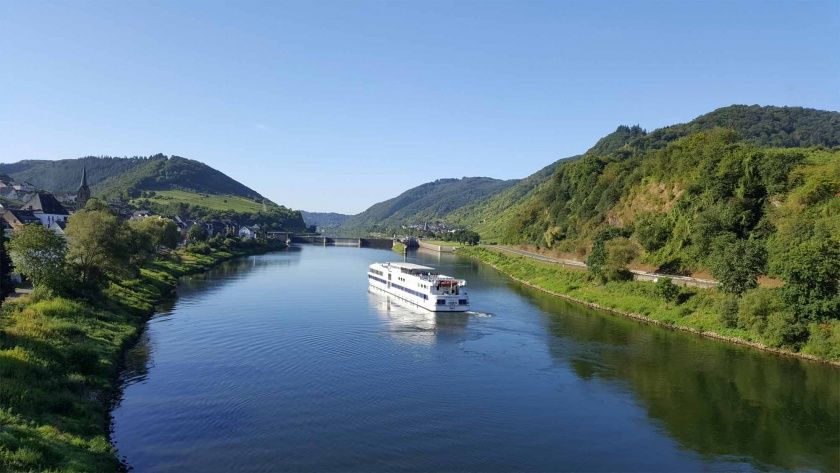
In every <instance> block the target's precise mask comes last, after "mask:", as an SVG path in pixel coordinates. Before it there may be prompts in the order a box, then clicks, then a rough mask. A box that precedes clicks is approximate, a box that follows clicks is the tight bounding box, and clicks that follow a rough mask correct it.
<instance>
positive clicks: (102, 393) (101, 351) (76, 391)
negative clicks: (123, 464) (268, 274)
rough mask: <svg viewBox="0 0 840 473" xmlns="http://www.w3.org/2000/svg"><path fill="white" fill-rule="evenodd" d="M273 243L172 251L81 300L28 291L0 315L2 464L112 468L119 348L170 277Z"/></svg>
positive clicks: (166, 292) (171, 282)
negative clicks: (136, 273)
mask: <svg viewBox="0 0 840 473" xmlns="http://www.w3.org/2000/svg"><path fill="white" fill-rule="evenodd" d="M279 247H281V245H280V244H252V245H247V246H245V247H244V248H236V249H228V250H214V249H209V248H207V247H206V246H205V247H204V248H200V250H201V253H194V252H189V251H185V250H179V251H177V252H173V253H171V254H169V255H167V256H162V257H159V258H157V259H155V260H153V261H151V262H150V263H147V264H146V265H145V266H144V267H143V268H142V269H141V270H140V275H139V277H137V278H136V279H130V280H120V281H114V282H111V283H110V284H109V285H108V286H107V287H106V288H105V289H103V290H102V292H101V294H99V295H98V296H96V297H89V298H88V299H87V300H71V299H67V298H63V297H50V296H43V295H41V293H40V292H38V291H36V292H35V293H33V294H30V295H27V296H23V297H20V298H18V299H15V300H9V301H7V302H6V303H5V304H4V305H3V307H2V313H0V380H2V382H0V471H62V472H64V471H67V472H70V471H74V472H75V471H78V472H98V471H115V470H117V469H118V468H119V461H118V460H117V457H116V455H115V452H114V450H113V449H112V447H111V444H110V442H109V438H108V429H109V407H110V406H109V403H110V402H111V400H112V399H114V395H115V390H116V379H117V374H118V369H119V365H120V362H121V360H122V355H123V352H124V350H125V349H126V348H127V346H129V345H130V344H131V342H132V341H134V340H135V339H136V337H137V335H138V334H139V332H140V330H141V329H142V326H143V324H144V323H145V321H146V320H147V318H148V317H149V316H150V315H151V314H152V313H153V311H154V309H155V306H156V305H157V304H158V303H159V302H161V301H162V300H163V299H165V298H166V297H169V296H171V295H172V294H173V292H174V289H175V285H176V283H177V279H178V277H179V276H183V275H185V274H190V273H196V272H200V271H204V270H206V269H209V268H211V267H213V266H215V265H217V264H219V263H221V262H223V261H226V260H229V259H231V258H234V257H237V256H243V255H248V254H256V253H262V252H266V251H269V250H272V249H278V248H279Z"/></svg>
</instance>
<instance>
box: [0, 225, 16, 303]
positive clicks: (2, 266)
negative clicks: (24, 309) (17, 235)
mask: <svg viewBox="0 0 840 473" xmlns="http://www.w3.org/2000/svg"><path fill="white" fill-rule="evenodd" d="M11 268H12V261H11V259H10V257H9V250H7V249H6V232H4V231H3V229H2V227H0V301H2V300H3V299H4V298H5V297H6V296H7V295H8V294H11V293H12V292H14V290H15V288H14V286H13V285H12V280H11V278H10V277H9V273H10V272H11Z"/></svg>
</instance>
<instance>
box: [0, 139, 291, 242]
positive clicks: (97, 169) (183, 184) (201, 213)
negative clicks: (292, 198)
mask: <svg viewBox="0 0 840 473" xmlns="http://www.w3.org/2000/svg"><path fill="white" fill-rule="evenodd" d="M83 169H87V176H88V184H89V185H90V187H91V191H92V193H93V196H94V197H99V198H104V199H106V200H112V199H120V200H123V201H129V202H131V203H132V204H133V205H134V206H135V207H141V208H145V209H150V210H153V211H155V212H157V213H160V214H162V215H167V216H175V215H179V216H181V217H189V218H214V217H220V218H221V217H224V218H231V219H234V220H237V221H242V222H250V223H261V224H266V225H272V224H273V225H274V226H275V227H276V228H284V229H289V230H303V229H304V227H305V225H304V223H303V219H302V217H301V215H300V212H297V211H292V210H290V209H287V208H286V207H283V206H280V205H277V204H275V203H273V202H271V201H270V200H268V199H266V198H265V197H263V196H262V195H260V194H259V193H258V192H257V191H255V190H253V189H251V188H250V187H248V186H246V185H244V184H242V183H240V182H238V181H236V180H235V179H232V178H231V177H229V176H227V175H226V174H224V173H222V172H221V171H218V170H216V169H213V168H212V167H210V166H208V165H206V164H204V163H202V162H199V161H196V160H193V159H187V158H182V157H180V156H172V157H169V156H165V155H163V154H157V155H154V156H149V157H133V158H114V157H107V156H105V157H94V156H88V157H84V158H78V159H61V160H56V161H47V160H25V161H18V162H16V163H8V164H0V174H6V175H9V176H11V177H12V178H13V179H14V180H15V181H18V182H28V183H31V184H32V185H34V186H35V187H37V188H39V189H44V190H47V191H50V192H54V193H59V194H63V193H73V192H75V191H76V190H77V189H78V187H79V183H80V181H81V176H82V170H83Z"/></svg>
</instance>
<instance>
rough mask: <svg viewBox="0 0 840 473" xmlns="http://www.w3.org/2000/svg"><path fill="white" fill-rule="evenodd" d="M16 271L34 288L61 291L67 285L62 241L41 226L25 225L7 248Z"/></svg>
mask: <svg viewBox="0 0 840 473" xmlns="http://www.w3.org/2000/svg"><path fill="white" fill-rule="evenodd" d="M7 247H8V249H9V255H10V256H11V259H12V263H13V264H14V266H15V269H16V270H17V272H18V273H20V274H21V275H22V276H23V277H25V278H27V279H29V281H31V282H32V285H33V286H35V287H36V288H44V289H46V290H49V291H54V292H56V291H60V290H61V289H62V288H63V286H64V283H65V282H66V276H65V275H66V271H65V262H64V257H65V254H66V252H67V246H66V243H65V241H64V238H62V237H61V236H59V235H57V234H55V232H53V231H51V230H49V229H47V228H44V227H42V226H41V225H24V227H23V228H21V229H19V230H17V231H15V233H14V235H12V238H11V239H10V240H9V243H8V245H7Z"/></svg>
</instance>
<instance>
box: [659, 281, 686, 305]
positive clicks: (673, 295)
mask: <svg viewBox="0 0 840 473" xmlns="http://www.w3.org/2000/svg"><path fill="white" fill-rule="evenodd" d="M655 292H656V295H657V296H658V297H659V298H660V299H662V300H664V301H665V302H676V301H677V299H679V297H680V292H681V291H680V288H679V287H678V286H677V285H676V284H674V282H673V281H671V278H659V280H658V281H656V286H655Z"/></svg>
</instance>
